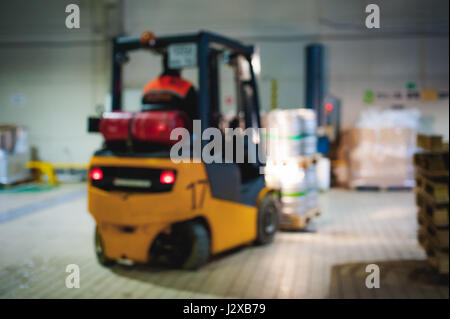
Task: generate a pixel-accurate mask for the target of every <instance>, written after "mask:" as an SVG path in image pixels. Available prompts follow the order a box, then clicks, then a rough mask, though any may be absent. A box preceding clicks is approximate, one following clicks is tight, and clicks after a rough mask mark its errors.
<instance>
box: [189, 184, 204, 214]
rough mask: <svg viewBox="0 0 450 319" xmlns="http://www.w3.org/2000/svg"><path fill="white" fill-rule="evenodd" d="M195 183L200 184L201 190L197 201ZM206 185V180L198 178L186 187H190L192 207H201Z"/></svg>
mask: <svg viewBox="0 0 450 319" xmlns="http://www.w3.org/2000/svg"><path fill="white" fill-rule="evenodd" d="M196 184H199V185H202V190H201V194H200V198H199V200H198V202H197V191H196ZM207 186H208V181H207V180H198V181H196V182H192V183H190V184H189V185H188V186H187V187H186V189H192V209H197V208H202V207H203V203H204V201H205V194H206V187H207Z"/></svg>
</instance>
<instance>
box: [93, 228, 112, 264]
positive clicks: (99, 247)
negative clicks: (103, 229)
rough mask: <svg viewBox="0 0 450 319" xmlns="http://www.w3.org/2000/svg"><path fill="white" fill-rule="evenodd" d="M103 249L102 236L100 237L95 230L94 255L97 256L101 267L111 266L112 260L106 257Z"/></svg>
mask: <svg viewBox="0 0 450 319" xmlns="http://www.w3.org/2000/svg"><path fill="white" fill-rule="evenodd" d="M103 247H104V246H103V239H102V236H100V232H99V231H98V228H95V255H96V256H97V260H98V262H99V263H100V264H101V265H103V266H111V265H113V264H114V260H113V259H110V258H108V257H106V255H105V250H104V248H103Z"/></svg>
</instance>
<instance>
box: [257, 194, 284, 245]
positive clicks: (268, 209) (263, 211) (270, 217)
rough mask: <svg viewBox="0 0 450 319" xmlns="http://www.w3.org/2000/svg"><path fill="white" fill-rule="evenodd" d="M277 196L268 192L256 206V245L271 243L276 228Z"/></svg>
mask: <svg viewBox="0 0 450 319" xmlns="http://www.w3.org/2000/svg"><path fill="white" fill-rule="evenodd" d="M278 200H279V199H278V197H277V196H276V195H275V194H274V193H273V192H270V193H268V194H267V195H265V196H264V197H263V198H262V200H261V203H260V205H259V208H258V237H257V238H256V244H257V245H265V244H268V243H271V242H272V241H273V238H274V237H275V233H276V231H277V229H278V210H279V203H278Z"/></svg>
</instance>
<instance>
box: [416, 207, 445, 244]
mask: <svg viewBox="0 0 450 319" xmlns="http://www.w3.org/2000/svg"><path fill="white" fill-rule="evenodd" d="M418 223H419V226H420V227H422V228H423V229H422V231H421V232H419V233H420V235H421V236H423V237H425V238H426V241H427V242H428V243H429V245H428V246H432V247H433V248H434V249H435V250H443V251H448V249H449V231H448V229H449V228H448V225H447V226H437V225H434V224H433V222H432V220H431V218H430V216H429V215H428V214H427V213H426V212H424V211H423V210H419V214H418ZM418 235H419V234H418ZM419 240H420V238H419Z"/></svg>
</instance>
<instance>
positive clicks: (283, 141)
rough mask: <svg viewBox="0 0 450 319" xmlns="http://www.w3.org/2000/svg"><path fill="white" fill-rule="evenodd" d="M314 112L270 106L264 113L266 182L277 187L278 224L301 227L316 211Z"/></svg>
mask: <svg viewBox="0 0 450 319" xmlns="http://www.w3.org/2000/svg"><path fill="white" fill-rule="evenodd" d="M316 125H317V124H316V116H315V113H314V111H313V110H310V109H290V110H274V111H271V112H270V113H269V114H268V116H267V127H266V134H265V137H266V139H265V145H266V151H267V164H266V170H265V178H266V184H267V186H268V187H273V188H276V189H279V190H280V191H281V202H282V216H281V226H283V225H284V226H286V227H285V228H297V229H301V228H304V227H305V226H306V224H307V222H308V221H309V220H310V219H311V217H312V216H313V215H315V214H316V213H317V212H318V203H317V194H318V191H317V175H316V165H315V162H316V152H317V147H316V145H317V136H316V127H317V126H316Z"/></svg>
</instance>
